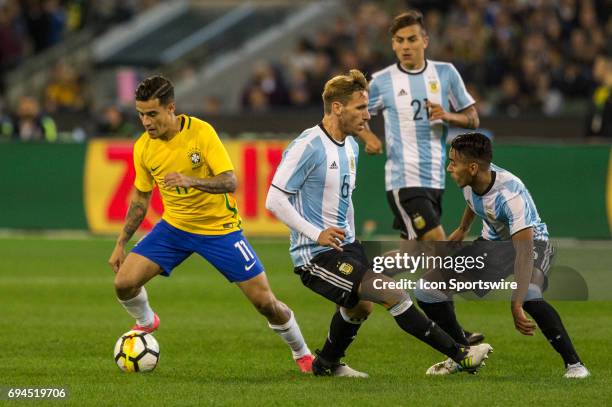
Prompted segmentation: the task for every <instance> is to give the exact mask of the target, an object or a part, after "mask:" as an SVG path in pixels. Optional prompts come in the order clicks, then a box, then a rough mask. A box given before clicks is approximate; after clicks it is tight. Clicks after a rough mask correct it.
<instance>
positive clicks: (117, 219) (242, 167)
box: [84, 140, 288, 236]
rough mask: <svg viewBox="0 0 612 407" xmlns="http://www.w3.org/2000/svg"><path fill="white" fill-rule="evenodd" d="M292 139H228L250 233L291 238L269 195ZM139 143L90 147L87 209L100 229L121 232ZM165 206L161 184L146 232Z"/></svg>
mask: <svg viewBox="0 0 612 407" xmlns="http://www.w3.org/2000/svg"><path fill="white" fill-rule="evenodd" d="M287 144H288V142H287V141H226V142H224V145H225V147H226V149H227V151H228V153H229V155H230V157H231V159H232V162H233V163H234V167H235V169H236V177H237V178H238V189H237V191H236V193H235V196H236V200H237V202H238V211H239V212H240V215H241V216H242V219H243V228H244V231H245V234H247V235H250V236H255V235H259V236H285V235H287V233H288V229H287V228H286V227H285V226H284V225H283V224H282V223H281V222H279V221H278V220H277V219H275V218H274V216H273V215H272V214H271V213H270V212H269V211H268V210H266V208H265V201H266V194H267V191H268V188H269V186H270V182H271V181H272V177H273V176H274V172H275V171H276V167H277V166H278V164H279V163H280V160H281V157H282V152H283V149H284V148H285V147H286V146H287ZM132 150H133V141H127V140H93V141H91V142H90V143H89V145H88V148H87V155H86V159H85V174H84V195H85V196H84V201H85V212H86V215H87V223H88V225H89V229H90V230H91V231H92V232H94V233H104V234H107V233H112V234H114V233H118V232H119V231H120V230H121V227H122V226H123V220H124V218H125V214H126V213H127V210H128V206H129V203H130V194H131V191H132V189H133V183H134V177H135V170H134V165H133V162H132ZM163 210H164V207H163V203H162V200H161V196H160V194H159V191H158V190H157V188H155V190H154V191H153V195H152V198H151V205H150V207H149V211H148V212H147V216H146V218H145V220H144V222H143V223H142V226H141V230H142V231H146V230H149V229H151V227H152V226H153V225H154V224H155V223H156V222H157V221H158V220H159V219H160V218H161V216H162V213H163Z"/></svg>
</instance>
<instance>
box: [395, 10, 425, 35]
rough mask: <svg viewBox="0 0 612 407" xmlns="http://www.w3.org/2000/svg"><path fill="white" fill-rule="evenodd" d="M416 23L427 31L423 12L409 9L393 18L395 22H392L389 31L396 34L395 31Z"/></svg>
mask: <svg viewBox="0 0 612 407" xmlns="http://www.w3.org/2000/svg"><path fill="white" fill-rule="evenodd" d="M415 24H417V25H420V26H421V29H422V30H423V31H425V23H424V22H423V14H422V13H421V12H420V11H418V10H408V11H406V12H405V13H402V14H400V15H398V16H396V17H395V18H394V19H393V22H391V27H389V32H390V33H391V35H395V33H396V32H398V31H399V30H401V29H402V28H404V27H409V26H411V25H415Z"/></svg>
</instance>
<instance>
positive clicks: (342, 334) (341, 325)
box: [319, 310, 361, 363]
mask: <svg viewBox="0 0 612 407" xmlns="http://www.w3.org/2000/svg"><path fill="white" fill-rule="evenodd" d="M360 327H361V324H353V323H350V322H346V321H345V320H344V318H342V315H341V314H340V311H339V310H338V311H336V313H335V314H334V316H333V317H332V320H331V324H330V325H329V334H328V335H327V339H326V340H325V345H323V349H322V350H321V352H320V353H319V355H320V356H321V357H322V358H323V359H325V360H326V361H328V362H332V363H334V362H337V361H339V360H340V359H341V358H343V357H344V352H345V351H346V349H347V348H348V347H349V345H350V344H351V343H352V342H353V339H355V336H357V331H359V328H360Z"/></svg>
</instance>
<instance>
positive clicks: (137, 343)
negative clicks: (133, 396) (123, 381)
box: [115, 331, 159, 372]
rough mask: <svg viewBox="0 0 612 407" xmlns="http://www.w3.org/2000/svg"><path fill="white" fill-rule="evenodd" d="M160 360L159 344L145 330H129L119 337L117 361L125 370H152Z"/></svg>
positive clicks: (116, 348) (116, 352)
mask: <svg viewBox="0 0 612 407" xmlns="http://www.w3.org/2000/svg"><path fill="white" fill-rule="evenodd" d="M158 361H159V344H158V343H157V340H156V339H155V338H154V337H153V335H151V334H149V333H146V332H144V331H129V332H126V333H124V334H123V335H121V336H120V337H119V339H117V343H116V344H115V363H117V366H119V369H121V370H123V371H124V372H150V371H151V370H153V369H155V366H157V362H158Z"/></svg>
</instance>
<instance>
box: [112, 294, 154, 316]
mask: <svg viewBox="0 0 612 407" xmlns="http://www.w3.org/2000/svg"><path fill="white" fill-rule="evenodd" d="M119 303H120V304H121V305H123V308H125V310H126V311H127V312H128V314H130V315H131V316H133V317H134V318H135V319H136V323H137V324H138V325H140V326H149V325H151V324H152V323H153V315H154V314H153V310H152V309H151V306H150V305H149V297H148V296H147V290H146V289H145V288H144V287H141V288H140V292H139V293H138V295H137V296H136V297H134V298H130V299H129V300H125V301H124V300H119Z"/></svg>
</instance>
